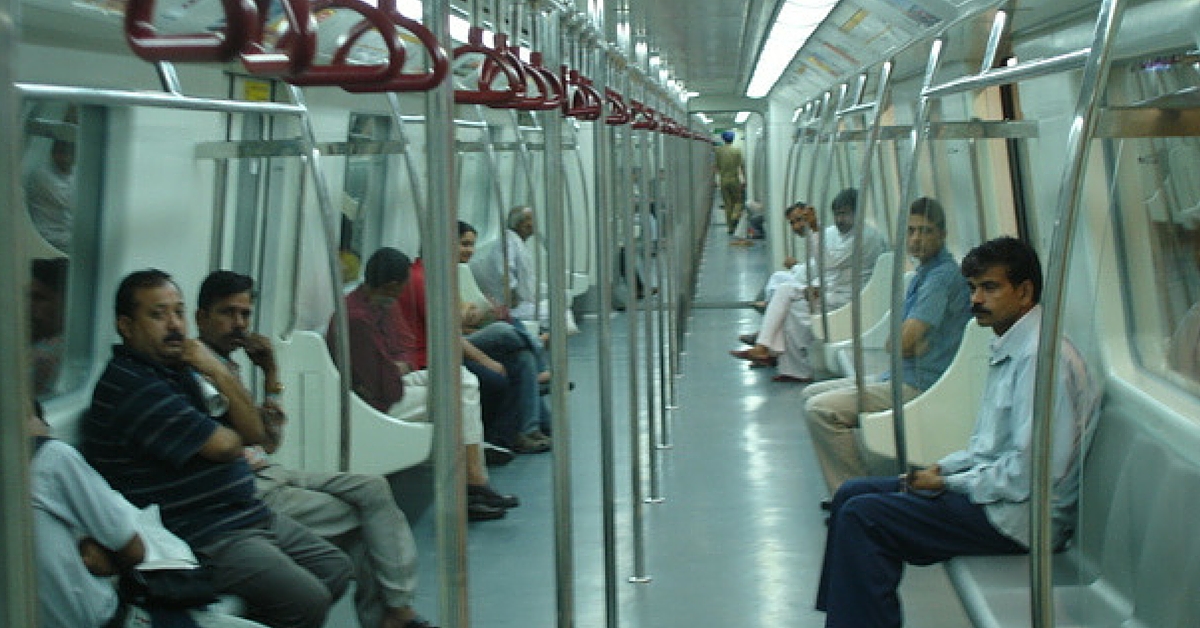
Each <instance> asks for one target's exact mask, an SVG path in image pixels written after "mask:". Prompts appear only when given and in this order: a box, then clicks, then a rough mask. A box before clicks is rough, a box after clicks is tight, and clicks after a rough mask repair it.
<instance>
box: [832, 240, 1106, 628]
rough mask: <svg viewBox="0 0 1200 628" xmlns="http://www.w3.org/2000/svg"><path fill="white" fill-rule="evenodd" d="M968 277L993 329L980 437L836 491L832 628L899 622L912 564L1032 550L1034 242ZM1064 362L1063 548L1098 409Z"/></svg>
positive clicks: (991, 255) (1081, 368) (1059, 427)
mask: <svg viewBox="0 0 1200 628" xmlns="http://www.w3.org/2000/svg"><path fill="white" fill-rule="evenodd" d="M962 273H963V275H964V276H965V277H966V278H967V283H968V285H969V286H970V290H971V312H972V313H973V314H974V315H975V320H976V321H977V322H978V323H979V324H980V325H983V326H985V327H991V328H992V330H993V331H995V332H996V340H995V341H994V342H993V343H992V355H991V358H990V360H989V361H988V375H987V382H986V383H985V385H984V391H983V400H982V404H981V406H980V408H979V413H978V415H977V419H976V423H975V430H974V432H973V433H972V434H971V438H970V440H969V441H968V444H967V448H966V449H964V450H962V451H958V452H954V453H952V454H950V455H948V456H946V457H945V458H943V459H942V460H940V461H939V462H938V463H937V464H935V465H933V466H932V467H929V468H927V469H921V470H919V471H914V472H912V473H909V474H908V475H907V476H901V477H899V478H896V477H884V478H862V479H855V480H850V481H848V482H846V483H845V484H843V485H842V487H841V488H840V489H838V492H837V494H835V495H834V497H833V508H832V512H831V513H830V518H829V532H828V536H827V538H826V541H825V562H824V565H823V566H822V570H821V584H820V588H819V589H818V591H817V604H816V607H817V609H818V610H823V611H825V612H826V617H825V626H826V628H873V627H878V628H894V627H896V626H900V625H901V624H902V623H903V617H902V616H901V612H900V599H899V597H898V596H897V593H896V589H897V587H898V586H899V584H900V577H901V575H902V573H903V570H904V563H912V564H914V565H929V564H933V563H937V562H941V561H944V560H948V559H950V558H953V557H955V556H966V555H979V554H1021V553H1025V552H1027V551H1028V548H1029V509H1030V505H1029V499H1030V493H1031V491H1032V486H1031V480H1032V478H1031V468H1032V465H1033V461H1032V460H1031V459H1030V454H1031V451H1030V448H1031V446H1032V445H1031V440H1032V437H1033V435H1032V424H1033V387H1034V376H1035V375H1036V367H1037V364H1036V363H1037V354H1038V334H1039V329H1040V327H1041V322H1042V309H1041V307H1040V306H1039V305H1038V302H1039V301H1040V299H1041V293H1042V269H1041V264H1040V263H1039V262H1038V258H1037V253H1035V252H1034V250H1033V249H1032V248H1031V247H1029V245H1027V244H1025V243H1023V242H1021V241H1019V240H1017V239H1015V238H998V239H995V240H991V241H988V242H985V243H984V244H982V245H980V246H978V247H976V248H975V249H973V250H972V251H971V252H970V253H968V254H967V256H966V258H964V259H963V263H962ZM1059 359H1060V363H1059V365H1058V366H1059V368H1058V381H1057V382H1055V390H1054V410H1053V414H1052V416H1051V417H1050V420H1051V421H1053V425H1052V430H1053V443H1052V451H1051V452H1050V457H1051V458H1050V462H1051V482H1052V486H1051V490H1052V493H1051V513H1050V516H1051V522H1052V523H1051V535H1052V542H1053V545H1054V546H1055V547H1062V546H1063V544H1064V543H1065V542H1066V540H1067V539H1068V538H1069V537H1070V535H1071V532H1072V531H1073V529H1074V523H1075V508H1076V505H1077V502H1078V497H1079V477H1078V470H1079V469H1078V467H1079V461H1080V460H1082V459H1083V456H1084V455H1085V454H1086V451H1085V449H1086V444H1087V441H1088V438H1087V436H1088V433H1089V432H1090V429H1091V426H1092V425H1093V424H1094V422H1095V419H1096V416H1097V415H1098V413H1099V405H1100V395H1099V391H1098V389H1097V387H1096V386H1095V384H1094V382H1092V381H1091V379H1090V378H1089V376H1088V373H1087V368H1086V366H1085V365H1084V363H1083V360H1082V358H1081V357H1080V356H1079V354H1078V352H1077V351H1075V348H1074V346H1072V345H1071V343H1070V342H1069V341H1067V340H1065V339H1064V340H1063V341H1062V351H1061V354H1060V355H1059ZM947 411H948V412H953V411H955V409H954V408H947Z"/></svg>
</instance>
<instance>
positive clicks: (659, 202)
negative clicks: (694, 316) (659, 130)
mask: <svg viewBox="0 0 1200 628" xmlns="http://www.w3.org/2000/svg"><path fill="white" fill-rule="evenodd" d="M676 116H677V117H682V116H683V113H682V112H676ZM663 144H664V147H663V148H664V152H663V155H662V157H661V162H660V163H662V164H663V174H664V177H665V178H664V179H663V181H662V184H661V185H660V186H659V187H657V188H656V189H657V190H658V193H657V194H656V195H655V201H654V202H655V207H656V209H657V216H658V221H657V224H658V241H657V242H656V243H655V257H654V259H655V262H656V263H657V267H658V268H659V274H658V276H659V279H660V281H659V288H658V295H657V298H658V304H659V305H658V307H659V330H660V337H662V338H663V346H662V351H663V355H664V360H663V367H662V368H663V387H664V390H666V393H665V394H666V399H665V400H664V404H665V407H664V414H665V417H664V420H663V425H662V433H661V434H662V441H661V443H660V446H661V447H662V448H664V449H670V448H672V447H674V446H675V438H674V430H673V423H674V420H675V410H677V409H678V408H679V387H678V386H677V385H676V380H677V378H678V376H679V338H678V337H677V336H676V333H677V332H678V328H677V325H676V323H677V319H676V312H675V307H674V306H675V289H676V286H677V285H678V279H679V278H678V276H677V275H676V272H677V269H676V267H675V264H674V257H675V256H674V255H673V254H672V249H673V246H672V244H671V238H672V237H674V234H675V225H674V219H675V218H674V217H675V212H676V209H677V201H678V199H677V198H675V195H668V194H667V193H666V192H667V190H666V188H667V187H668V186H672V187H674V186H676V185H677V182H678V180H679V164H681V163H683V161H682V157H684V155H683V153H682V150H681V149H682V148H683V146H682V141H681V140H679V139H678V138H676V139H674V140H671V141H664V142H663Z"/></svg>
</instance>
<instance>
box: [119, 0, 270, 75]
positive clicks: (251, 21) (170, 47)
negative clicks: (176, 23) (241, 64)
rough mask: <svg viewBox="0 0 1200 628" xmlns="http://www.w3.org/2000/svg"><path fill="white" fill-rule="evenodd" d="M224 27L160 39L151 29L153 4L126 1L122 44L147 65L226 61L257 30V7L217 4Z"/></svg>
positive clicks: (232, 0) (244, 1)
mask: <svg viewBox="0 0 1200 628" xmlns="http://www.w3.org/2000/svg"><path fill="white" fill-rule="evenodd" d="M221 5H222V7H223V8H224V9H225V25H224V27H223V28H222V29H221V30H219V31H217V32H214V33H189V34H177V35H163V34H160V33H159V32H158V28H157V27H156V26H155V25H154V0H129V1H128V4H126V6H125V40H126V41H127V42H129V47H130V49H132V50H133V53H134V54H135V55H137V56H138V57H140V58H141V59H144V60H146V61H150V62H158V61H167V62H197V61H229V60H230V59H233V58H234V57H235V56H236V55H237V53H238V52H239V51H240V50H242V48H243V47H245V45H246V43H247V42H248V41H250V38H251V36H252V35H253V33H254V32H255V29H256V28H258V26H257V25H258V21H259V15H258V7H257V6H256V5H255V4H254V2H252V1H251V0H221Z"/></svg>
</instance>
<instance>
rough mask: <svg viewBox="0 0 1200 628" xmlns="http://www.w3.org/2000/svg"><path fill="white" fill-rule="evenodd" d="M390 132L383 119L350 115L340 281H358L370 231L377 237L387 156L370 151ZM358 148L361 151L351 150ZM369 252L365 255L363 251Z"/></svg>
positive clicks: (369, 243)
mask: <svg viewBox="0 0 1200 628" xmlns="http://www.w3.org/2000/svg"><path fill="white" fill-rule="evenodd" d="M390 132H391V120H389V119H388V118H387V117H386V116H376V115H366V114H351V115H350V131H349V134H348V136H347V141H348V142H349V144H350V148H349V149H348V151H347V155H346V177H345V185H344V188H343V193H342V198H341V208H342V227H341V240H340V244H339V247H338V250H339V256H340V261H341V264H342V280H343V281H344V282H345V283H353V282H355V281H358V280H359V279H360V278H361V276H362V264H363V259H364V253H365V254H366V255H368V256H369V255H370V253H371V252H373V251H374V250H375V248H376V247H374V246H372V243H371V242H370V241H369V239H368V237H367V234H368V232H371V231H374V232H375V237H379V219H380V217H381V216H382V214H383V203H384V198H385V196H386V194H385V184H386V181H387V155H385V154H380V151H378V150H371V149H370V147H371V146H372V145H378V144H372V143H379V142H385V141H387V140H388V138H389V134H390ZM355 145H358V146H359V147H361V149H362V150H359V149H358V148H356V147H355ZM367 248H370V250H369V251H365V249H367Z"/></svg>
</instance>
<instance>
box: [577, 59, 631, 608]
mask: <svg viewBox="0 0 1200 628" xmlns="http://www.w3.org/2000/svg"><path fill="white" fill-rule="evenodd" d="M593 54H594V59H593V64H594V66H595V70H596V72H595V74H596V76H598V77H599V78H598V79H597V83H596V85H597V88H598V89H600V90H605V89H607V88H608V59H607V57H606V56H605V54H604V52H603V51H600V50H596V51H594V53H593ZM572 72H574V70H572ZM603 113H604V112H603V103H601V104H600V107H598V108H597V111H596V116H597V117H600V116H601V115H602V114H603ZM592 137H593V149H592V150H593V155H594V161H595V165H596V188H595V190H594V193H595V204H596V205H595V207H596V209H595V215H594V218H593V227H594V229H595V231H596V240H597V243H596V286H597V292H598V295H597V296H598V300H599V303H598V307H599V316H598V317H597V318H596V364H597V367H596V368H597V372H598V375H599V377H598V378H597V386H598V391H597V392H598V397H599V399H598V403H599V421H600V492H601V500H600V502H601V521H602V528H603V539H604V541H603V545H604V619H605V626H606V628H617V626H619V625H620V616H619V615H620V606H619V601H620V600H619V594H618V587H619V582H618V578H619V574H618V571H617V569H618V567H617V529H616V528H617V515H616V504H617V474H616V471H617V468H616V465H617V459H616V434H615V424H614V421H613V415H614V414H615V408H614V403H613V347H612V318H611V317H610V316H609V313H610V312H612V311H613V301H612V296H613V292H612V287H613V245H614V244H615V242H614V239H615V238H614V237H613V223H614V220H613V200H614V198H615V194H614V188H615V185H616V182H615V180H614V177H613V156H614V150H613V141H612V139H613V138H612V130H611V129H609V127H608V126H607V125H604V124H593V125H592Z"/></svg>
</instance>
